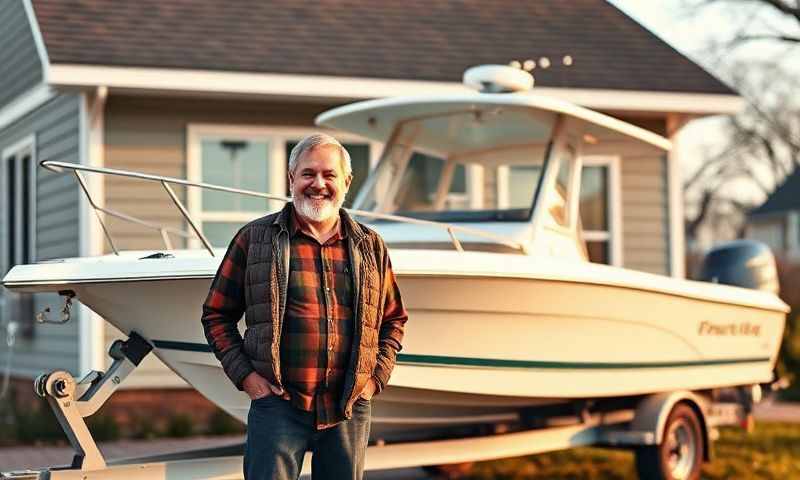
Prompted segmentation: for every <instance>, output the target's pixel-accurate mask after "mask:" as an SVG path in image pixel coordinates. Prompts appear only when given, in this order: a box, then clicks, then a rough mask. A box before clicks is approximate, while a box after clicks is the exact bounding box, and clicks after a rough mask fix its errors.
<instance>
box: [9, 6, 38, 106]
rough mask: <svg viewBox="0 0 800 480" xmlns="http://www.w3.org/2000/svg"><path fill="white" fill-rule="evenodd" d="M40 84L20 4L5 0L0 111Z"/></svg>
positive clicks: (36, 58)
mask: <svg viewBox="0 0 800 480" xmlns="http://www.w3.org/2000/svg"><path fill="white" fill-rule="evenodd" d="M41 81H42V62H41V60H40V59H39V53H38V52H37V50H36V42H35V41H34V39H33V32H32V30H31V25H30V22H29V21H28V17H27V15H26V14H25V6H24V5H23V2H22V0H5V1H4V2H3V6H2V8H0V108H2V107H3V106H4V105H6V104H8V103H9V102H11V101H12V100H14V99H15V98H16V97H17V96H19V95H20V94H22V93H23V92H25V91H27V90H28V89H30V88H31V87H33V86H35V85H37V84H38V83H39V82H41Z"/></svg>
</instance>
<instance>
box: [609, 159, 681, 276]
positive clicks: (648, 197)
mask: <svg viewBox="0 0 800 480" xmlns="http://www.w3.org/2000/svg"><path fill="white" fill-rule="evenodd" d="M620 177H621V183H622V244H623V245H624V252H623V266H624V267H625V268H630V269H633V270H642V271H645V272H650V273H657V274H661V275H669V273H670V267H669V265H670V257H669V242H670V238H669V235H670V233H669V232H670V229H669V214H668V209H669V196H668V194H667V172H666V158H665V157H664V156H663V155H661V156H625V157H623V159H622V163H621V175H620Z"/></svg>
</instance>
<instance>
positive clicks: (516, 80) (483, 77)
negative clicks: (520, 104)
mask: <svg viewBox="0 0 800 480" xmlns="http://www.w3.org/2000/svg"><path fill="white" fill-rule="evenodd" d="M463 82H464V84H465V85H467V86H468V87H471V88H475V89H477V90H480V91H481V92H483V93H511V92H524V91H526V90H530V89H531V88H533V75H531V74H530V73H528V72H526V71H525V70H521V69H519V68H514V67H511V66H508V65H479V66H477V67H472V68H468V69H467V70H466V71H465V72H464V80H463Z"/></svg>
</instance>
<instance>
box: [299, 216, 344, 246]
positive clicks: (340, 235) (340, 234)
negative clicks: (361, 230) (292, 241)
mask: <svg viewBox="0 0 800 480" xmlns="http://www.w3.org/2000/svg"><path fill="white" fill-rule="evenodd" d="M333 228H334V229H335V230H336V233H334V234H333V236H331V238H329V239H328V242H329V241H331V240H341V239H345V238H347V234H346V233H345V232H344V229H343V228H342V218H341V216H338V215H337V217H336V225H335V226H334V227H333ZM300 232H302V233H303V234H305V235H307V236H309V237H311V238H314V236H313V235H311V233H309V229H308V228H307V224H306V222H304V221H303V219H302V218H300V216H299V215H297V212H295V211H294V208H292V211H291V215H290V218H289V233H290V235H291V237H292V238H294V237H295V236H296V235H297V234H298V233H300ZM326 243H327V242H326Z"/></svg>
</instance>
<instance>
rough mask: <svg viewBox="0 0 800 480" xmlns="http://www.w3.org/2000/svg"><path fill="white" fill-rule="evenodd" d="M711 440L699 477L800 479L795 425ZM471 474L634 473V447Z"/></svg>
mask: <svg viewBox="0 0 800 480" xmlns="http://www.w3.org/2000/svg"><path fill="white" fill-rule="evenodd" d="M720 433H721V435H720V438H719V440H717V441H716V442H715V443H714V460H713V461H712V462H711V463H709V464H706V465H705V466H704V467H703V478H704V479H709V480H712V479H713V480H722V479H765V480H766V479H780V480H789V479H795V478H797V479H800V425H798V424H787V423H759V424H757V425H756V429H755V431H754V432H753V433H752V434H749V435H748V434H747V433H746V432H744V431H743V430H740V429H733V428H724V429H721V430H720ZM468 478H470V479H473V480H488V479H493V480H512V479H514V480H517V479H520V480H521V479H541V480H543V479H548V480H559V479H564V480H565V479H570V480H583V479H585V480H612V479H613V480H622V479H625V480H628V479H635V478H636V474H635V468H634V464H633V453H630V452H627V451H624V450H604V449H598V448H577V449H574V450H567V451H561V452H555V453H549V454H541V455H532V456H529V457H519V458H509V459H504V460H495V461H492V462H481V463H478V464H476V465H475V467H474V468H473V470H472V473H471V475H470V476H469V477H468Z"/></svg>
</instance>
